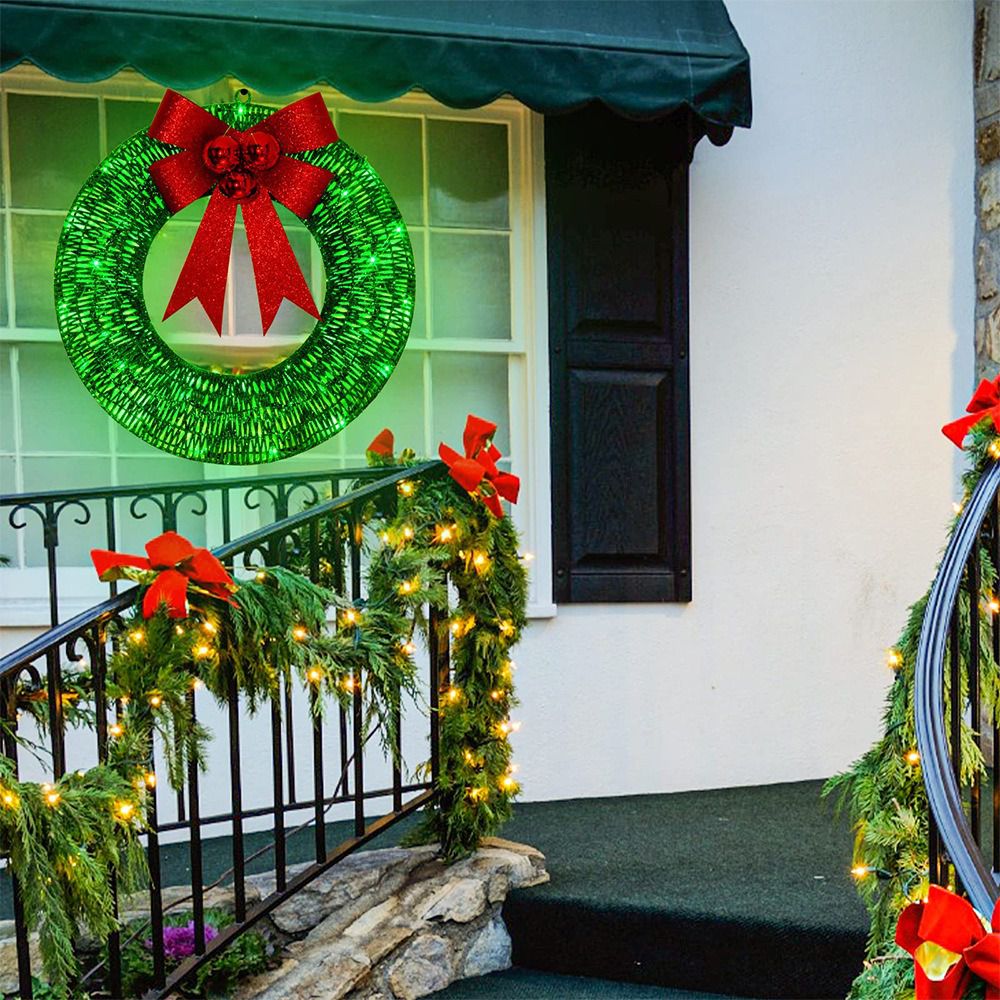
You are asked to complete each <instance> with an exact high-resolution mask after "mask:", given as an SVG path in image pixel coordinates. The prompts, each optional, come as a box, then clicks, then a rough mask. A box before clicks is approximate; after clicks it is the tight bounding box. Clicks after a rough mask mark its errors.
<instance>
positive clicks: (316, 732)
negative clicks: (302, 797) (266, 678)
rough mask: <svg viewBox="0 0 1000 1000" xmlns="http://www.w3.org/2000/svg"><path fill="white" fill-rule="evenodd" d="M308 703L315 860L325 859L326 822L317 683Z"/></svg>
mask: <svg viewBox="0 0 1000 1000" xmlns="http://www.w3.org/2000/svg"><path fill="white" fill-rule="evenodd" d="M309 704H310V708H311V709H312V731H313V800H314V804H313V818H314V823H315V830H314V831H313V834H314V836H315V838H316V860H317V861H318V862H322V861H324V860H325V859H326V824H325V820H324V815H325V811H324V805H323V795H324V783H323V718H322V716H321V715H320V713H319V685H318V684H314V685H313V686H312V689H311V690H310V692H309Z"/></svg>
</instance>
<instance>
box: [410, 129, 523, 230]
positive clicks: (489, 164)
mask: <svg viewBox="0 0 1000 1000" xmlns="http://www.w3.org/2000/svg"><path fill="white" fill-rule="evenodd" d="M427 159H428V163H429V171H430V208H431V224H432V225H435V226H464V227H470V228H476V229H506V228H507V226H508V207H507V201H508V188H509V178H508V170H507V126H506V125H488V124H484V123H481V122H459V121H434V120H428V122H427Z"/></svg>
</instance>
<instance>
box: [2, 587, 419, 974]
mask: <svg viewBox="0 0 1000 1000" xmlns="http://www.w3.org/2000/svg"><path fill="white" fill-rule="evenodd" d="M188 597H189V601H190V605H191V606H190V612H189V615H188V617H186V618H183V619H174V618H170V617H168V615H167V613H166V611H165V609H164V608H163V607H161V608H160V609H159V610H158V611H157V612H156V614H154V615H153V616H151V617H150V618H144V617H143V615H142V613H141V611H140V610H139V605H137V606H136V607H135V609H134V610H133V612H132V614H131V615H130V617H129V618H128V619H127V620H125V621H124V622H123V623H122V624H120V625H117V626H115V627H114V628H113V630H112V636H111V638H112V642H113V648H114V652H113V654H112V655H111V657H110V658H109V660H108V667H107V680H106V686H105V690H106V694H107V697H108V699H109V702H111V703H113V704H114V706H115V720H114V722H112V723H111V724H110V725H109V726H108V743H107V757H106V761H105V762H104V763H102V764H100V765H98V766H97V767H93V768H91V769H90V770H89V771H86V772H83V771H78V772H75V773H70V774H68V775H66V776H65V777H63V778H61V779H60V780H59V781H58V782H55V783H54V784H41V785H40V784H38V783H34V782H19V781H16V780H15V779H14V776H13V770H12V767H13V765H12V762H11V761H10V760H8V759H7V758H3V757H0V836H2V837H3V843H4V845H5V850H6V852H7V854H8V856H9V857H10V859H11V865H12V869H13V870H14V872H16V874H17V876H18V879H19V888H20V892H21V897H22V899H23V901H24V907H25V919H26V922H27V924H28V926H29V928H32V929H36V930H38V932H39V935H40V945H41V952H42V960H43V966H44V970H45V974H46V976H47V977H48V979H49V980H50V981H51V983H52V984H53V985H54V986H55V987H56V988H57V989H66V988H67V984H68V983H69V982H70V981H71V980H72V979H73V977H74V976H75V975H76V974H77V973H78V962H77V958H76V956H75V954H74V950H73V939H74V937H75V936H76V928H77V926H78V924H83V925H85V926H86V927H87V928H88V929H89V931H90V933H91V934H92V935H93V936H94V937H95V938H98V939H102V938H104V937H106V936H107V935H108V934H109V933H111V932H112V931H114V930H116V929H118V924H117V922H116V919H115V916H114V899H113V895H112V892H111V884H112V876H114V877H115V878H116V879H117V882H118V888H119V891H123V892H132V891H138V890H140V889H141V888H143V887H145V885H146V883H147V881H148V879H147V873H146V867H145V855H144V852H143V849H142V845H141V844H140V842H139V840H138V835H139V834H140V833H142V832H143V831H144V830H145V829H146V796H147V794H148V790H149V789H151V788H153V787H155V785H156V783H157V775H156V774H155V773H154V772H153V771H152V770H151V769H150V766H151V765H150V762H151V760H152V756H153V742H154V738H156V739H158V741H159V744H160V746H161V747H162V749H163V753H164V757H165V761H166V765H167V775H166V777H167V781H168V783H169V784H170V786H171V787H172V788H174V789H180V788H182V787H183V786H184V782H185V778H186V774H187V769H188V767H189V766H190V765H191V764H192V763H194V764H195V765H196V766H198V767H200V768H202V769H204V767H205V763H206V752H205V748H206V744H207V742H208V740H209V739H210V738H211V737H210V734H209V732H208V731H207V730H206V729H205V728H204V727H202V726H201V725H199V724H198V723H197V722H196V721H195V719H194V717H193V714H192V711H191V700H190V698H189V695H190V692H191V691H192V690H193V689H195V688H198V687H202V686H204V687H205V688H207V690H208V691H209V692H210V693H211V694H212V695H213V696H214V697H215V698H216V700H217V701H219V702H225V701H226V700H227V699H228V697H229V688H230V679H231V678H232V677H233V676H235V680H236V687H237V690H238V691H239V692H240V693H241V694H243V695H244V696H245V698H246V700H247V705H248V707H249V709H250V711H251V712H253V711H256V709H257V708H259V707H260V705H261V704H263V703H264V702H266V701H267V700H269V699H271V698H274V697H277V696H278V693H279V691H280V688H281V684H282V682H283V681H284V680H290V679H291V678H292V677H296V678H297V679H298V680H299V682H300V683H302V684H303V685H306V686H309V687H310V688H312V689H313V690H314V691H315V692H316V696H315V697H313V698H312V705H313V708H314V710H315V711H317V712H319V711H322V705H323V698H322V697H320V694H321V693H323V692H326V693H329V694H332V695H333V696H334V697H335V698H336V700H337V701H338V702H339V703H340V704H345V705H346V704H348V703H349V701H350V699H351V688H352V684H353V683H354V678H355V677H356V676H358V675H359V674H360V671H361V669H362V668H364V669H365V670H366V673H367V679H366V683H365V690H366V705H367V711H366V715H365V718H366V732H367V731H368V728H369V727H373V726H376V727H378V728H379V729H380V730H385V731H388V732H390V733H391V731H392V730H391V727H392V726H393V725H394V724H395V723H394V719H395V709H396V707H397V706H398V704H399V698H400V692H401V691H411V692H412V691H414V690H415V685H414V682H413V674H414V672H413V664H412V661H411V660H410V659H409V657H406V656H404V655H400V653H399V651H398V648H397V647H396V646H394V647H393V652H392V654H391V655H389V654H387V653H386V652H385V650H384V649H383V648H381V647H379V648H377V649H375V650H373V652H372V657H371V661H370V662H368V663H364V664H362V663H360V662H359V659H358V653H357V650H356V649H355V647H354V644H353V643H350V644H349V643H347V642H345V641H344V639H343V638H342V637H338V636H336V635H334V636H330V635H327V634H326V612H327V608H328V607H330V606H331V605H337V604H340V603H342V602H341V601H340V599H339V598H337V597H336V596H335V595H333V594H331V593H330V592H329V591H327V590H326V589H325V588H323V587H321V586H318V585H316V584H313V583H311V582H310V581H309V580H308V579H307V578H305V577H303V576H301V575H299V574H297V573H295V572H293V571H292V570H289V569H284V568H282V567H274V568H262V569H260V570H259V571H258V572H257V574H256V578H254V579H251V580H247V581H243V582H241V583H240V586H239V589H238V590H237V591H236V592H235V594H234V595H233V600H234V604H233V605H230V604H228V603H227V602H224V601H220V600H217V599H214V598H212V597H210V596H208V595H206V594H204V593H201V592H198V591H196V590H193V589H192V590H190V591H189V594H188ZM140 604H141V595H140ZM397 646H398V644H397ZM68 676H69V690H70V692H71V693H72V695H73V698H72V701H71V703H67V704H71V705H72V711H73V713H74V719H73V721H74V722H75V723H76V724H84V723H85V721H86V720H87V719H93V718H94V713H93V707H92V706H93V697H94V692H93V685H92V679H91V677H90V675H89V674H88V673H86V672H84V671H76V672H69V673H68ZM320 679H322V680H323V683H322V684H321V683H319V681H320ZM64 693H65V692H64ZM48 696H49V692H48V691H47V689H46V688H44V687H43V688H42V689H41V690H40V691H32V692H21V694H20V697H19V704H20V705H21V706H22V708H25V709H27V710H28V711H29V712H30V714H31V715H32V716H33V717H34V718H35V719H39V720H44V719H45V718H46V717H47V712H46V711H45V703H46V701H47V698H48ZM18 739H19V742H21V743H22V745H24V746H26V747H27V748H28V749H30V750H32V751H33V752H36V753H37V749H38V748H37V747H35V746H33V745H32V744H30V743H28V741H27V740H25V739H24V738H23V737H18ZM386 743H387V745H391V741H390V740H388V739H387V740H386Z"/></svg>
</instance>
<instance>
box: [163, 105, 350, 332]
mask: <svg viewBox="0 0 1000 1000" xmlns="http://www.w3.org/2000/svg"><path fill="white" fill-rule="evenodd" d="M149 134H150V136H151V137H152V138H153V139H158V140H160V141H161V142H165V143H168V144H169V145H171V146H180V147H181V148H182V149H183V152H181V153H176V154H174V155H173V156H168V157H166V158H165V159H162V160H156V161H154V162H153V163H151V164H150V165H149V172H150V174H151V175H152V177H153V181H154V182H155V184H156V186H157V187H158V188H159V190H160V194H162V195H163V201H164V203H165V204H166V206H167V208H168V209H169V210H170V212H171V213H175V212H179V211H180V210H181V209H182V208H184V207H185V206H187V205H190V204H191V203H192V202H193V201H196V200H197V199H198V198H200V197H201V196H202V195H204V194H207V193H208V192H209V191H211V192H212V196H211V198H210V199H209V202H208V207H207V208H206V209H205V215H204V217H203V218H202V220H201V225H199V226H198V231H197V233H195V237H194V242H193V243H192V244H191V250H190V251H189V253H188V256H187V260H185V261H184V266H183V268H181V273H180V277H178V279H177V284H176V286H175V287H174V291H173V294H172V295H171V296H170V301H169V303H167V311H166V312H165V313H164V315H163V318H164V319H166V318H167V317H168V316H171V315H173V313H175V312H177V310H178V309H180V308H181V307H182V306H185V305H187V303H188V302H190V301H191V300H192V299H197V300H198V301H199V302H200V303H201V304H202V306H203V307H204V309H205V312H206V313H207V314H208V318H209V319H210V320H211V321H212V325H213V326H214V327H215V329H216V331H217V332H218V333H219V335H220V336H221V335H222V309H223V305H224V303H225V297H226V278H227V275H228V272H229V253H230V249H231V248H232V243H233V226H234V225H235V223H236V209H237V208H238V207H240V206H242V207H243V222H244V224H245V225H246V231H247V242H248V243H249V245H250V258H251V260H252V261H253V272H254V280H255V282H256V284H257V298H258V302H259V305H260V318H261V323H262V324H263V327H264V333H265V334H266V333H267V331H268V328H269V327H270V325H271V323H272V322H273V321H274V317H275V315H276V314H277V312H278V308H279V307H280V305H281V302H282V299H289V300H291V301H292V302H294V303H295V304H296V305H297V306H298V307H299V308H300V309H304V310H305V311H306V312H307V313H309V314H310V315H312V316H315V317H316V318H317V319H318V318H319V310H318V309H317V308H316V303H315V302H313V297H312V295H311V294H310V292H309V287H308V285H307V284H306V279H305V277H304V276H303V274H302V271H301V269H300V268H299V264H298V261H297V260H296V259H295V254H294V253H293V252H292V247H291V244H289V242H288V237H287V236H286V235H285V230H284V227H283V226H282V225H281V220H280V219H279V218H278V213H277V212H276V211H275V210H274V202H273V201H272V199H277V200H278V201H280V202H281V204H282V205H284V206H285V207H286V208H288V209H290V210H291V211H293V212H294V213H295V214H296V215H297V216H299V218H302V219H305V218H306V217H307V216H308V215H309V214H310V213H311V212H312V210H313V209H314V208H315V207H316V203H317V202H318V201H319V199H320V198H321V197H322V196H323V192H324V191H326V189H327V187H328V186H329V184H330V181H331V180H333V174H332V173H330V171H329V170H324V169H322V168H321V167H316V166H313V165H312V164H311V163H305V162H303V161H302V160H297V159H295V158H294V157H292V156H288V155H287V154H289V153H301V152H303V151H304V150H307V149H319V148H320V147H322V146H328V145H330V144H331V143H333V142H336V141H337V138H338V137H337V130H336V129H335V128H334V127H333V122H332V121H331V120H330V114H329V112H328V111H327V110H326V105H325V104H324V103H323V98H322V96H321V95H320V94H311V95H310V96H309V97H304V98H303V99H302V100H301V101H296V102H295V103H294V104H289V105H288V106H287V107H285V108H282V109H281V110H280V111H276V112H275V113H274V114H273V115H270V116H269V117H267V118H265V119H264V120H263V121H262V122H260V123H259V124H257V125H254V126H253V127H251V128H250V129H248V130H247V131H245V132H240V131H238V130H236V129H234V128H232V127H231V126H229V125H227V124H226V123H225V122H224V121H222V120H221V119H219V118H216V117H215V115H213V114H210V113H209V112H207V111H206V110H205V109H204V108H200V107H198V105H197V104H195V103H194V102H192V101H189V100H188V99H187V98H186V97H182V96H181V95H180V94H178V93H176V92H175V91H173V90H168V91H167V92H166V94H164V95H163V100H162V101H161V102H160V107H159V108H158V109H157V112H156V116H155V117H154V118H153V124H152V125H150V127H149Z"/></svg>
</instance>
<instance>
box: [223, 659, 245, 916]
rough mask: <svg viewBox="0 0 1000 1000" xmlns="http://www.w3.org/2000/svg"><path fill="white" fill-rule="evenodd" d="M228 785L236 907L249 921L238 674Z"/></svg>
mask: <svg viewBox="0 0 1000 1000" xmlns="http://www.w3.org/2000/svg"><path fill="white" fill-rule="evenodd" d="M227 701H228V702H229V788H230V808H231V809H232V811H233V908H234V911H235V914H234V915H235V917H236V920H237V922H238V923H242V922H243V921H244V920H246V916H247V895H246V869H245V867H244V856H245V853H244V847H243V780H242V774H241V765H240V695H239V689H238V688H237V685H236V673H235V672H234V671H230V674H229V691H228V698H227Z"/></svg>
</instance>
